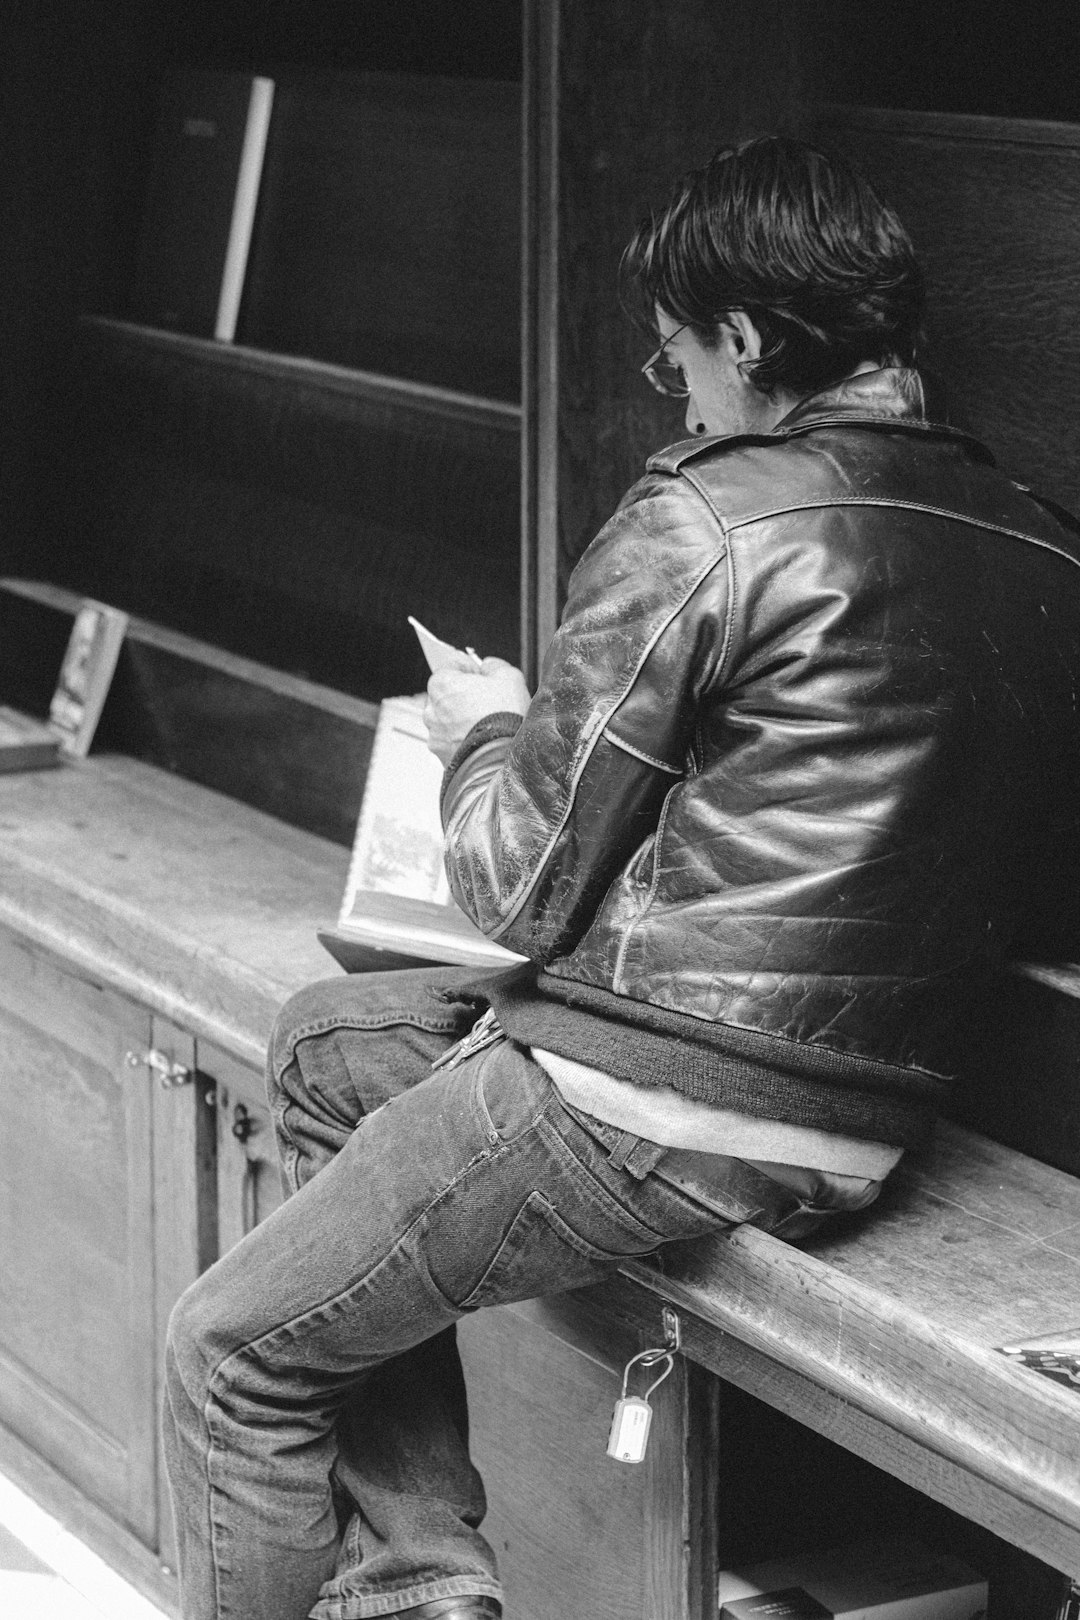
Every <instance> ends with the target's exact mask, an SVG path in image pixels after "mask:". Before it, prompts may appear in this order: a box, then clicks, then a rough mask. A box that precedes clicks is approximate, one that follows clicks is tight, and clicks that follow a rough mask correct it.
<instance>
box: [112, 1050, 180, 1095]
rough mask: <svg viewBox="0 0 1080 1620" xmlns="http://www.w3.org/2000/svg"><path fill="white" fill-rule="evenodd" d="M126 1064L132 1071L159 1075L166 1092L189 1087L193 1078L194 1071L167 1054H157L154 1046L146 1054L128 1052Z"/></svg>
mask: <svg viewBox="0 0 1080 1620" xmlns="http://www.w3.org/2000/svg"><path fill="white" fill-rule="evenodd" d="M127 1063H128V1067H129V1068H132V1069H153V1071H154V1073H155V1074H156V1075H160V1077H161V1084H162V1086H163V1087H164V1089H165V1090H166V1091H172V1090H173V1088H174V1087H176V1086H187V1085H190V1084H191V1082H192V1080H193V1079H194V1078H195V1073H194V1070H192V1069H189V1068H188V1067H187V1065H186V1064H183V1063H177V1062H176V1060H175V1059H174V1058H171V1057H169V1055H168V1053H166V1052H159V1051H158V1049H157V1047H156V1046H152V1047H151V1048H150V1050H149V1051H148V1052H129V1053H128V1054H127Z"/></svg>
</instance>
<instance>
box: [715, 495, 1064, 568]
mask: <svg viewBox="0 0 1080 1620" xmlns="http://www.w3.org/2000/svg"><path fill="white" fill-rule="evenodd" d="M834 506H876V507H881V508H883V509H885V510H889V509H898V510H900V511H905V512H928V513H929V514H930V515H931V516H932V517H942V518H948V519H949V521H950V522H952V523H962V524H964V525H965V526H966V527H967V528H971V529H986V530H987V531H988V532H989V533H991V534H1004V535H1007V536H1008V537H1009V538H1010V539H1012V540H1024V541H1026V542H1027V544H1028V545H1031V546H1039V547H1040V548H1041V549H1042V550H1043V551H1051V552H1053V553H1054V555H1055V556H1058V557H1062V558H1064V560H1065V561H1066V562H1070V563H1072V564H1073V566H1074V567H1075V568H1080V559H1078V558H1076V557H1074V556H1073V555H1072V553H1071V552H1069V551H1066V550H1065V549H1064V548H1063V547H1061V546H1056V545H1054V543H1053V541H1051V540H1040V539H1039V537H1038V535H1034V534H1028V533H1026V532H1025V530H1023V529H1010V528H1008V527H1007V526H1006V525H1005V524H1003V523H989V522H987V521H986V519H985V518H977V517H971V516H969V515H966V514H964V513H963V512H953V511H950V509H949V508H948V507H946V506H931V505H930V504H929V503H926V502H923V501H898V500H872V499H870V498H868V497H866V496H860V495H836V496H832V497H831V498H829V499H827V500H820V501H798V502H795V503H793V504H792V505H790V506H775V507H770V508H768V509H767V510H765V511H762V512H755V513H753V515H752V516H750V517H744V518H736V519H735V520H734V521H733V522H731V523H730V524H729V526H728V527H729V530H734V529H745V528H748V527H749V526H750V525H752V524H754V523H765V522H767V521H768V520H769V519H770V518H775V517H785V516H786V515H787V514H788V513H789V512H813V511H822V510H826V509H827V508H829V507H834Z"/></svg>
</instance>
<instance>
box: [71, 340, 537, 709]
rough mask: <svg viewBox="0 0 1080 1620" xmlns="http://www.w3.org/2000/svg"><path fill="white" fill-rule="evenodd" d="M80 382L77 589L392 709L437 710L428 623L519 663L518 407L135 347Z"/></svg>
mask: <svg viewBox="0 0 1080 1620" xmlns="http://www.w3.org/2000/svg"><path fill="white" fill-rule="evenodd" d="M79 363H80V370H81V372H82V375H83V379H84V389H83V396H82V422H83V430H84V439H83V443H82V445H81V450H82V456H81V459H80V463H79V465H78V467H77V468H76V471H75V473H74V475H73V476H72V477H71V478H70V479H69V482H68V487H67V509H66V523H67V525H68V529H69V532H70V534H71V536H72V538H73V539H74V537H75V536H76V535H78V536H79V538H80V541H81V545H80V548H79V561H78V564H77V565H76V567H75V568H74V569H73V571H72V573H71V574H69V577H68V580H67V581H66V583H69V584H71V585H72V586H74V587H75V588H77V589H85V590H91V591H92V592H93V593H94V594H96V595H98V596H101V597H104V598H105V599H106V600H108V601H111V602H113V603H114V604H115V605H117V606H119V607H125V608H128V609H129V610H131V611H134V612H137V613H140V614H142V615H143V616H145V617H147V618H152V619H156V620H159V621H161V622H163V623H165V624H169V625H172V626H173V627H174V628H177V629H181V630H185V631H188V632H189V633H191V634H194V635H198V636H199V637H201V638H202V639H204V640H207V641H211V642H214V643H216V644H218V645H220V646H222V647H226V648H228V649H230V650H231V651H233V652H237V653H241V654H243V655H245V656H248V657H251V658H256V659H259V660H261V661H263V662H265V663H268V664H272V665H274V666H275V667H276V668H279V669H285V670H289V671H292V672H294V673H298V674H303V675H306V676H308V677H309V678H311V679H313V680H319V681H323V682H326V683H327V684H329V685H332V686H338V687H340V688H341V689H342V690H344V691H348V692H352V693H355V694H356V695H358V696H362V697H366V698H370V699H378V698H381V697H384V696H387V695H388V694H390V693H393V692H411V691H419V690H422V689H423V686H424V684H425V682H426V678H427V677H426V667H425V665H424V664H423V660H422V659H421V657H420V655H419V651H418V649H417V647H416V644H415V640H414V638H413V635H412V632H411V631H410V629H409V627H408V625H407V624H406V622H405V621H406V615H407V614H409V613H414V614H416V616H417V617H418V618H420V619H422V620H424V622H426V623H428V624H430V627H431V628H432V629H433V630H435V631H436V632H437V633H438V634H440V635H442V636H444V637H446V638H448V639H450V640H452V641H456V642H461V643H464V642H468V643H470V644H472V645H473V646H476V647H477V648H478V649H481V650H483V651H484V652H488V653H497V654H499V655H500V656H503V657H506V658H509V659H511V660H515V661H516V659H517V655H518V544H517V534H518V524H519V518H518V512H519V465H520V451H519V419H518V414H517V412H516V411H515V410H514V409H513V408H511V407H509V406H507V407H502V408H499V407H487V406H484V405H483V404H482V403H480V402H478V403H477V404H476V405H475V406H474V405H470V404H469V403H468V402H464V403H462V402H458V401H454V400H452V399H450V400H447V399H441V398H439V397H438V396H432V395H431V394H430V393H426V392H424V391H423V390H416V391H414V392H413V393H410V392H409V391H408V390H407V389H394V388H393V387H386V386H381V385H379V384H377V383H375V384H371V385H365V384H364V383H363V380H362V379H361V380H357V379H356V378H355V377H352V376H350V375H349V374H343V373H335V372H333V371H329V370H323V371H320V370H319V368H311V367H302V366H298V367H296V368H295V371H294V372H290V371H289V368H288V366H287V363H285V362H276V361H274V360H272V359H270V358H263V357H260V356H258V355H254V354H250V353H249V354H245V353H239V354H237V353H236V352H235V351H229V350H227V349H224V350H223V349H222V348H221V347H220V346H214V345H211V344H205V345H200V344H198V343H197V342H192V341H190V340H184V339H176V338H165V337H155V335H153V334H149V333H145V332H142V331H141V330H139V329H127V328H123V327H119V326H108V327H102V326H98V327H92V328H90V329H88V330H86V331H85V332H84V336H83V345H82V354H81V356H80V362H79ZM71 550H72V551H73V552H74V550H75V548H74V545H72V547H71Z"/></svg>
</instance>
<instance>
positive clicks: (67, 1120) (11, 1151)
mask: <svg viewBox="0 0 1080 1620" xmlns="http://www.w3.org/2000/svg"><path fill="white" fill-rule="evenodd" d="M0 1049H2V1051H3V1054H4V1057H3V1084H2V1085H0V1140H2V1141H3V1143H4V1165H5V1170H4V1176H3V1184H2V1192H0V1197H2V1200H3V1203H2V1234H0V1249H2V1253H3V1276H4V1294H5V1296H6V1297H5V1299H4V1305H3V1310H2V1311H0V1424H2V1425H3V1426H4V1428H6V1429H7V1430H9V1431H10V1432H11V1433H13V1434H14V1435H16V1436H17V1437H18V1438H19V1439H20V1440H21V1441H22V1442H23V1444H24V1445H26V1446H28V1447H29V1448H31V1449H32V1450H33V1452H35V1453H36V1454H37V1456H39V1457H40V1458H41V1459H42V1460H43V1461H44V1462H46V1463H47V1464H48V1465H50V1466H51V1467H52V1468H53V1469H55V1470H56V1471H57V1473H58V1474H60V1475H62V1476H63V1478H65V1479H66V1480H68V1481H69V1482H70V1483H71V1484H72V1485H73V1486H75V1487H76V1488H77V1489H78V1490H79V1491H80V1492H82V1493H84V1494H85V1496H86V1497H87V1498H89V1500H90V1501H92V1502H93V1503H95V1504H96V1505H97V1506H98V1507H99V1508H101V1509H103V1510H104V1511H105V1512H106V1513H108V1514H109V1515H110V1516H111V1517H112V1518H114V1519H115V1520H116V1521H117V1523H118V1524H119V1525H120V1526H122V1527H124V1528H125V1529H126V1530H127V1531H128V1532H129V1534H130V1536H131V1538H132V1539H133V1541H134V1542H137V1543H138V1544H139V1545H141V1546H142V1547H143V1548H145V1549H147V1551H149V1552H150V1553H151V1554H153V1555H155V1556H156V1557H157V1558H158V1559H159V1560H160V1561H162V1562H165V1563H171V1561H172V1556H171V1550H172V1526H171V1521H170V1517H169V1512H168V1507H167V1503H166V1500H165V1495H164V1491H163V1488H162V1482H161V1477H160V1466H159V1456H158V1441H157V1417H156V1414H157V1406H158V1400H159V1397H160V1368H161V1361H162V1347H163V1344H164V1333H165V1325H166V1322H167V1319H168V1312H169V1310H170V1308H171V1306H172V1303H173V1301H174V1300H175V1298H176V1296H177V1294H178V1293H179V1292H180V1291H181V1290H182V1289H183V1288H184V1287H186V1285H187V1284H188V1283H189V1282H190V1281H192V1280H193V1279H194V1278H195V1277H196V1276H197V1275H198V1273H199V1270H200V1269H201V1267H202V1266H203V1265H205V1264H206V1262H207V1260H208V1259H209V1258H210V1254H209V1244H208V1238H209V1233H208V1232H207V1230H206V1228H205V1226H204V1225H201V1224H200V1209H201V1194H202V1191H203V1190H204V1188H205V1185H206V1180H205V1178H206V1176H207V1174H208V1172H209V1170H210V1167H211V1159H210V1155H209V1141H210V1135H211V1131H210V1127H211V1126H212V1123H213V1121H212V1116H210V1114H209V1111H208V1109H207V1108H206V1105H205V1088H204V1087H202V1086H200V1085H199V1084H198V1083H196V1082H195V1081H194V1080H193V1079H189V1080H188V1081H187V1083H186V1084H183V1085H175V1084H165V1085H163V1084H162V1080H163V1078H168V1076H167V1075H166V1074H164V1073H163V1070H162V1069H155V1068H153V1067H151V1066H150V1063H149V1062H147V1061H146V1060H147V1059H148V1058H150V1057H151V1056H153V1057H154V1059H155V1060H156V1061H159V1062H160V1063H161V1064H162V1065H164V1064H166V1063H175V1064H178V1065H181V1066H182V1067H184V1068H185V1069H186V1068H187V1066H188V1065H190V1064H191V1063H192V1060H193V1050H192V1042H191V1040H190V1038H186V1037H184V1036H183V1035H182V1034H181V1033H180V1032H179V1031H176V1030H174V1029H172V1028H171V1027H170V1026H169V1025H168V1024H167V1023H166V1022H165V1021H164V1020H162V1019H159V1018H156V1017H154V1016H153V1015H152V1014H151V1013H150V1012H149V1011H147V1010H146V1009H145V1008H142V1007H139V1006H137V1005H136V1004H135V1003H133V1002H131V1001H128V1000H126V999H125V998H124V997H122V996H119V995H116V994H115V993H113V992H112V991H110V990H108V989H105V988H102V987H101V986H99V985H95V984H92V983H90V982H88V981H87V980H86V979H84V978H82V977H79V976H77V975H76V974H74V973H72V972H71V971H70V969H68V968H67V967H66V966H65V965H64V964H63V963H62V962H60V961H58V960H56V959H55V958H53V957H51V956H50V955H48V954H46V953H43V952H40V951H38V950H36V949H34V948H32V947H30V946H28V945H26V944H24V943H23V942H21V941H20V940H18V939H17V938H15V937H13V936H12V935H11V934H9V933H6V932H0ZM147 1567H149V1564H148V1566H147Z"/></svg>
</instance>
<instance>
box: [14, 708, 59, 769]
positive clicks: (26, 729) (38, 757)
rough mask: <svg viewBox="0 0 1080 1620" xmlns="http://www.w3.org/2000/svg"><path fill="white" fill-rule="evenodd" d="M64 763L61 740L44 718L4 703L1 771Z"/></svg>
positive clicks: (38, 767) (40, 767) (39, 767)
mask: <svg viewBox="0 0 1080 1620" xmlns="http://www.w3.org/2000/svg"><path fill="white" fill-rule="evenodd" d="M59 763H60V739H59V737H58V736H57V735H56V733H55V731H53V730H52V729H51V728H50V727H49V726H47V725H45V724H44V722H43V721H41V720H34V719H32V718H31V716H30V715H28V714H20V713H19V711H18V710H17V709H9V708H7V707H6V706H4V705H0V771H33V770H41V769H42V768H43V767H45V766H48V765H58V764H59Z"/></svg>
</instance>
